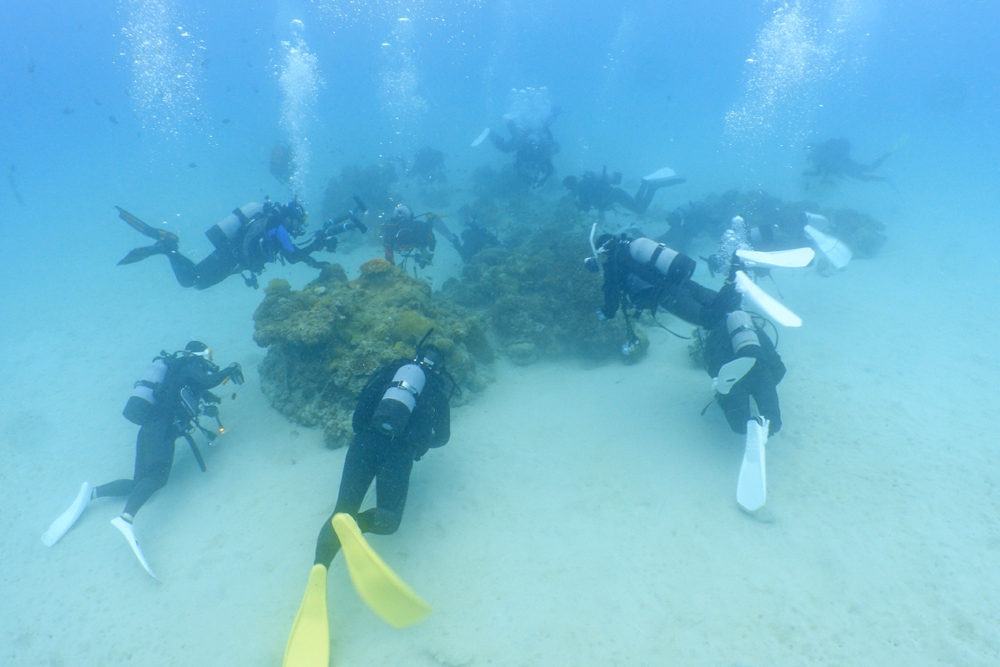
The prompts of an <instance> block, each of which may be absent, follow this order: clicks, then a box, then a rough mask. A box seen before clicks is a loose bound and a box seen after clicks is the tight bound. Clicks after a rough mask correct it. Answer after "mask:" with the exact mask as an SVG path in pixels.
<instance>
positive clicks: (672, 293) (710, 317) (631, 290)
mask: <svg viewBox="0 0 1000 667" xmlns="http://www.w3.org/2000/svg"><path fill="white" fill-rule="evenodd" d="M687 261H688V262H690V260H687ZM692 264H693V263H692ZM603 291H604V306H603V307H602V308H601V313H602V314H603V316H604V317H606V318H612V317H614V316H615V313H616V312H618V307H619V305H620V304H621V300H622V298H623V297H624V298H625V299H627V300H628V305H631V306H632V307H633V308H635V309H636V310H639V311H642V310H649V311H651V312H653V313H655V312H656V309H657V308H663V309H664V310H666V311H668V312H670V313H672V314H674V315H676V316H677V317H680V318H681V319H683V320H686V321H688V322H690V323H691V324H695V325H697V326H701V327H710V326H712V325H713V324H715V323H716V322H718V321H719V320H720V319H721V318H724V317H725V315H726V313H727V312H729V310H735V308H736V307H737V306H738V304H739V299H738V295H737V296H733V294H732V291H731V287H727V288H725V289H724V291H722V292H716V291H715V290H711V289H709V288H707V287H704V286H702V285H699V284H698V283H696V282H694V281H693V280H691V279H690V278H689V277H687V276H686V275H681V276H677V277H676V278H674V277H672V276H669V275H667V276H664V275H663V274H662V273H660V272H659V271H658V270H657V269H656V267H655V266H651V265H649V264H642V263H640V262H638V261H636V260H635V259H633V258H632V255H631V254H630V252H629V247H628V242H620V241H619V242H615V243H614V244H613V246H612V247H611V249H610V250H609V255H608V259H607V262H606V263H605V265H604V286H603ZM734 303H735V305H733V304H734ZM727 308H728V309H729V310H727Z"/></svg>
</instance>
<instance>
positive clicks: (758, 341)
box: [698, 310, 785, 435]
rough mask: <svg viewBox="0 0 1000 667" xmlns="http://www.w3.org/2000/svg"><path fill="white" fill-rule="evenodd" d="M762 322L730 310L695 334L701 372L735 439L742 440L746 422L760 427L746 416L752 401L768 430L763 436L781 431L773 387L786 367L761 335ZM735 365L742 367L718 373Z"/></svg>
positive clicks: (741, 311)
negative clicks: (739, 436)
mask: <svg viewBox="0 0 1000 667" xmlns="http://www.w3.org/2000/svg"><path fill="white" fill-rule="evenodd" d="M765 322H767V320H765V319H764V318H762V317H760V316H759V315H754V314H751V313H748V312H747V311H745V310H735V311H733V312H731V313H728V314H727V315H726V317H725V318H724V319H721V320H718V321H717V322H716V323H715V324H714V325H712V326H711V327H709V328H708V329H707V331H702V330H699V333H698V345H699V346H700V348H701V351H702V353H703V356H704V359H705V370H706V371H708V374H709V376H710V377H712V378H714V379H715V380H716V382H715V383H714V384H713V388H714V389H715V398H716V400H717V401H718V402H719V407H721V408H722V412H723V413H724V414H725V415H726V421H727V422H729V427H730V428H731V429H732V430H733V432H734V433H740V434H746V433H747V429H748V427H749V426H750V424H749V422H754V421H756V422H757V423H758V424H761V422H760V421H758V419H757V418H755V417H753V416H751V411H750V398H751V397H753V399H754V403H756V405H757V410H758V412H759V414H760V418H763V419H764V420H765V421H766V422H767V423H768V424H769V430H768V435H774V434H775V433H777V432H778V431H780V430H781V409H780V407H779V405H778V392H777V386H778V383H780V382H781V380H782V378H783V377H785V364H784V363H782V361H781V357H780V356H779V355H778V352H777V350H776V349H775V345H774V343H773V342H772V341H771V339H770V338H769V337H768V336H767V334H766V333H765V332H764V323H765ZM775 338H777V336H775ZM736 360H743V361H741V362H740V363H737V364H734V365H732V366H730V367H729V368H728V369H727V371H723V367H724V366H726V365H727V364H730V363H731V362H734V361H736Z"/></svg>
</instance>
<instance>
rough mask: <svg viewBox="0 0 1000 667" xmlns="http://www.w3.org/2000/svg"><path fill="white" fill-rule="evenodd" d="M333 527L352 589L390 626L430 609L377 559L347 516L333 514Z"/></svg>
mask: <svg viewBox="0 0 1000 667" xmlns="http://www.w3.org/2000/svg"><path fill="white" fill-rule="evenodd" d="M333 530H334V531H335V532H336V533H337V538H338V539H339V540H340V545H341V547H342V548H343V550H344V560H345V561H347V572H348V574H350V575H351V582H352V583H353V584H354V588H355V590H357V592H358V595H360V596H361V599H362V600H364V601H365V602H366V603H367V604H368V606H369V607H371V609H372V611H374V612H375V613H376V614H378V615H379V616H381V617H382V620H384V621H385V622H386V623H388V624H389V625H391V626H392V627H394V628H405V627H408V626H411V625H414V624H415V623H418V622H420V621H421V620H423V618H424V617H425V616H427V614H429V613H431V611H433V610H432V609H431V607H430V605H428V604H427V603H426V602H424V601H423V600H422V599H421V598H420V596H419V595H417V594H416V593H414V592H413V590H412V589H411V588H410V587H409V586H407V585H406V584H405V583H403V580H402V579H400V578H399V577H398V576H397V575H396V573H395V572H393V571H392V570H391V569H390V568H389V566H388V565H386V564H385V562H384V561H383V560H382V559H381V558H379V556H378V554H377V553H375V551H374V550H373V549H372V548H371V546H369V545H368V542H367V541H366V540H365V538H364V537H363V536H362V535H361V529H360V528H358V524H357V523H356V522H355V521H354V518H353V517H352V516H351V515H349V514H344V513H340V514H335V515H334V516H333Z"/></svg>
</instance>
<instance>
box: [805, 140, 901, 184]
mask: <svg viewBox="0 0 1000 667" xmlns="http://www.w3.org/2000/svg"><path fill="white" fill-rule="evenodd" d="M890 155H892V151H889V152H888V153H886V154H884V155H883V156H882V157H880V158H879V159H877V160H875V161H874V162H872V163H871V164H862V163H860V162H856V161H855V160H854V159H852V158H851V142H850V141H849V140H847V139H827V140H826V141H823V142H820V143H818V144H816V145H815V146H813V147H812V148H811V149H810V150H809V155H808V159H809V162H811V163H812V166H813V168H812V169H807V170H806V171H804V172H802V173H803V174H804V175H806V176H820V177H821V178H823V179H825V180H829V179H830V177H833V176H836V177H838V178H844V177H845V176H849V177H851V178H854V179H857V180H859V181H888V180H889V179H888V178H886V177H885V176H875V175H874V174H872V172H873V171H875V170H876V169H878V168H879V167H881V166H882V163H883V162H885V161H886V160H887V159H888V158H889V156H890Z"/></svg>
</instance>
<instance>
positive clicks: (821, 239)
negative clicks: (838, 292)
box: [803, 225, 854, 270]
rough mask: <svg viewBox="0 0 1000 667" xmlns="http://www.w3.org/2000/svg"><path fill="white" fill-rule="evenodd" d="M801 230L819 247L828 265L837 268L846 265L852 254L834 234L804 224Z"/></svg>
mask: <svg viewBox="0 0 1000 667" xmlns="http://www.w3.org/2000/svg"><path fill="white" fill-rule="evenodd" d="M803 231H805V233H806V235H808V236H809V238H811V239H812V241H813V243H815V244H816V247H817V248H819V251H820V252H821V253H823V256H824V257H826V261H828V262H830V266H832V267H833V268H835V269H837V270H840V269H842V268H844V267H845V266H847V263H848V262H850V261H851V257H853V256H854V253H852V252H851V249H850V248H848V247H847V245H845V244H844V242H843V241H841V240H840V239H838V238H836V237H835V236H830V235H828V234H824V233H823V232H821V231H819V230H818V229H816V228H815V227H813V226H812V225H806V226H805V227H804V228H803Z"/></svg>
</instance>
